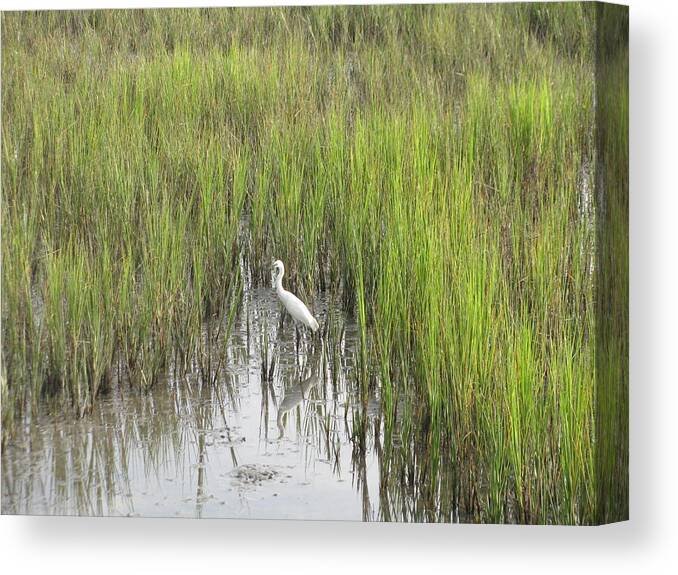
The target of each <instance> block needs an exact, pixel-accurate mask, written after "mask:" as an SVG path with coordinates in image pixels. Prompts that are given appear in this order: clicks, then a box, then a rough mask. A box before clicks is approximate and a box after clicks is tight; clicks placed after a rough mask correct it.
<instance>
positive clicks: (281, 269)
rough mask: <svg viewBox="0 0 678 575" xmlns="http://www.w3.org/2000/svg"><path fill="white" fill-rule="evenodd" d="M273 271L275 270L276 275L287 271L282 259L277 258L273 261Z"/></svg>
mask: <svg viewBox="0 0 678 575" xmlns="http://www.w3.org/2000/svg"><path fill="white" fill-rule="evenodd" d="M273 271H274V272H275V275H276V277H277V276H279V275H282V274H284V273H285V266H284V265H283V263H282V262H281V261H280V260H275V261H274V262H273Z"/></svg>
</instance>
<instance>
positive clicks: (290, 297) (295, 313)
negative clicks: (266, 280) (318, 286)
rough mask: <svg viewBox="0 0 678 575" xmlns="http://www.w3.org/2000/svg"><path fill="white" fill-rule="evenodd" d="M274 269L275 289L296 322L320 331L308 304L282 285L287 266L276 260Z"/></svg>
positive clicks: (314, 330) (313, 330)
mask: <svg viewBox="0 0 678 575" xmlns="http://www.w3.org/2000/svg"><path fill="white" fill-rule="evenodd" d="M273 269H274V270H275V271H276V274H277V275H276V278H275V291H276V292H277V294H278V298H279V299H280V301H281V302H282V304H283V305H284V306H285V309H286V310H287V311H288V313H289V314H290V315H291V316H292V317H293V318H294V321H295V322H297V323H301V324H303V325H305V326H306V327H307V328H309V329H310V330H311V331H312V332H313V333H315V332H316V331H318V327H319V326H318V322H317V321H316V319H315V318H314V317H313V315H311V312H310V311H308V308H307V307H306V304H304V302H303V301H301V300H300V299H299V298H298V297H297V296H295V295H294V294H293V293H290V292H288V291H287V290H286V289H285V288H284V287H282V279H283V276H284V275H285V266H284V265H283V263H282V262H281V261H280V260H276V261H274V262H273Z"/></svg>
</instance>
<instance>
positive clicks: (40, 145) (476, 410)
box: [2, 4, 627, 524]
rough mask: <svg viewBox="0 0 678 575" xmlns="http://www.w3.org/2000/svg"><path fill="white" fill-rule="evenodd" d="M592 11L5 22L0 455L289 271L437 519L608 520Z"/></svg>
mask: <svg viewBox="0 0 678 575" xmlns="http://www.w3.org/2000/svg"><path fill="white" fill-rule="evenodd" d="M596 21H597V20H596V13H595V10H594V9H593V8H592V7H590V6H588V5H585V4H549V5H545V4H544V5H542V4H530V5H506V6H494V5H487V6H470V5H469V6H465V5H458V6H400V7H389V6H386V7H318V8H306V7H303V8H302V7H299V8H288V9H251V10H232V9H224V10H162V11H116V12H111V11H97V12H78V13H76V12H52V13H21V14H20V13H15V14H9V13H6V14H3V20H2V27H3V30H2V31H3V34H2V38H3V51H2V77H3V102H2V115H3V128H2V130H3V133H2V150H3V155H2V187H3V201H2V217H3V232H4V233H3V238H2V257H3V369H4V377H5V381H4V383H3V389H2V393H3V398H2V399H3V413H2V415H3V427H4V435H3V439H5V438H7V437H11V435H12V434H13V433H15V432H16V430H17V425H16V424H17V423H18V422H19V421H20V420H22V418H24V417H26V416H27V415H28V414H30V413H33V412H35V410H36V409H38V408H39V405H40V403H41V400H42V399H43V398H45V397H52V398H58V399H61V400H63V399H65V400H66V401H67V402H68V403H69V404H70V405H71V406H72V407H73V410H74V412H75V413H76V414H83V413H85V412H86V411H88V410H89V409H91V407H92V405H93V403H94V402H95V401H96V398H97V396H98V395H99V394H100V393H101V392H102V390H104V389H105V388H106V386H107V385H110V384H111V381H112V379H113V378H112V371H113V370H114V369H115V368H117V371H118V372H120V373H122V374H123V376H124V377H123V380H124V381H126V382H130V383H131V384H132V385H137V386H139V387H141V388H149V387H151V386H152V385H154V384H155V383H156V382H157V381H158V380H159V379H160V376H161V374H162V373H163V371H164V370H166V369H168V368H169V366H170V364H171V363H172V362H173V359H172V358H173V357H175V358H180V363H182V364H183V365H187V364H188V363H189V362H190V361H191V360H192V358H193V357H194V356H195V354H196V353H198V354H199V356H200V357H204V353H199V352H198V351H197V350H200V349H202V348H201V347H200V346H201V345H202V344H201V343H200V342H202V341H203V340H202V336H201V333H202V331H201V330H202V329H203V325H204V323H205V321H206V320H208V319H209V318H210V317H213V316H224V315H227V314H228V313H231V312H232V310H233V309H235V308H236V306H237V304H238V294H239V293H241V290H242V281H243V279H242V275H241V268H240V266H241V262H244V263H245V265H246V266H247V267H248V268H249V271H250V272H251V277H252V278H253V281H254V282H255V283H259V284H261V283H264V284H265V283H266V282H267V281H268V279H269V268H270V262H271V260H272V259H273V258H280V259H283V260H284V261H285V263H286V269H287V270H289V271H288V275H287V276H286V279H287V278H288V277H289V279H288V280H287V281H288V283H289V285H290V287H291V288H292V289H294V291H295V292H297V293H299V294H300V295H301V296H302V297H303V298H304V299H306V300H309V301H311V300H312V297H313V294H314V293H315V292H316V291H317V290H319V289H326V290H330V291H332V292H335V293H337V294H338V295H339V296H340V301H341V302H342V305H343V306H344V307H345V309H346V310H347V311H348V312H350V313H353V314H355V317H356V318H357V320H358V322H359V325H360V342H361V343H360V346H361V347H360V362H359V363H360V366H359V367H360V369H359V370H358V375H357V377H358V385H359V387H360V390H361V397H362V398H363V403H364V404H365V405H366V401H367V397H368V396H369V395H370V394H371V393H375V392H376V391H378V393H379V396H380V397H381V401H382V407H383V410H384V421H385V436H386V441H387V443H388V442H391V440H392V439H393V438H394V437H395V436H396V435H397V436H398V437H399V440H398V441H397V444H398V445H400V446H401V447H400V448H399V449H400V451H399V454H398V453H394V454H393V458H396V459H397V458H398V457H411V458H413V459H412V461H411V462H409V463H408V465H414V466H417V469H418V470H417V472H416V473H417V474H421V477H422V480H425V482H426V489H428V490H429V491H428V494H429V495H428V496H430V498H431V501H434V500H436V501H437V499H436V497H438V496H436V495H435V493H437V492H438V491H436V490H440V489H442V488H441V482H448V481H452V483H453V484H449V485H448V484H446V486H445V489H444V490H443V491H444V493H443V495H444V498H446V499H445V504H444V505H443V507H441V508H444V509H453V510H454V513H455V514H456V516H457V517H459V516H461V517H464V518H470V519H472V520H478V521H497V522H502V521H523V522H536V523H549V522H566V523H575V524H576V523H593V522H596V521H598V520H601V518H603V517H604V518H605V519H613V518H621V517H622V516H623V515H624V513H623V511H622V509H623V505H622V506H620V507H615V506H614V505H612V503H611V502H610V501H609V499H608V493H607V491H606V489H605V488H604V487H601V484H600V483H597V482H596V477H597V474H596V472H597V470H598V472H599V471H600V469H601V467H599V466H600V465H603V466H605V465H613V464H612V463H611V462H612V461H613V460H614V461H617V460H618V458H619V457H620V456H619V453H620V449H621V446H620V444H619V443H618V442H617V441H616V440H613V441H612V442H610V443H608V444H606V445H607V447H606V449H605V452H604V454H602V452H600V451H597V448H598V446H599V445H600V438H597V437H596V430H595V418H596V399H597V397H596V393H597V387H596V386H597V380H596V373H597V369H600V367H599V366H598V365H597V363H596V362H597V358H598V356H597V355H596V333H597V329H599V328H598V326H597V324H596V299H595V298H596V289H599V286H598V284H597V282H598V278H599V270H598V268H597V267H596V266H593V265H592V258H593V254H594V253H596V233H595V226H593V225H592V218H593V217H594V213H593V210H591V209H589V208H588V203H587V202H589V201H590V200H587V197H586V194H585V193H584V191H585V190H587V189H588V190H593V188H594V184H595V182H594V181H593V173H594V172H593V167H594V166H595V165H596V161H597V160H596V146H595V142H594V123H595V110H594V93H595V83H594V76H595V74H594V72H595V53H596V46H595V33H596ZM620 74H622V76H623V71H621V72H620ZM622 76H620V77H619V78H620V81H621V80H622ZM616 137H617V138H623V137H624V135H623V134H617V135H616ZM620 175H621V174H620ZM591 193H592V192H591ZM622 215H623V214H622ZM617 221H618V222H619V223H620V224H622V225H623V224H624V223H625V220H624V219H623V218H621V219H619V218H618V219H617ZM622 272H623V270H622ZM229 310H230V311H229ZM624 312H625V310H624V309H623V306H622V307H619V313H620V314H621V315H624ZM615 329H621V330H622V331H623V330H624V329H627V328H625V327H624V326H619V325H617V326H616V328H615ZM619 353H620V354H623V350H620V351H619ZM608 357H611V361H612V363H614V365H615V366H617V365H621V364H620V363H619V362H620V361H622V360H621V359H619V358H620V357H622V356H621V355H620V356H614V357H612V356H608ZM615 357H616V358H617V359H615ZM610 369H615V368H614V367H612V366H611V367H610ZM620 369H624V368H623V366H622V367H621V368H620ZM598 391H599V390H598ZM614 397H615V398H616V399H615V401H619V402H621V405H626V403H625V402H626V396H625V395H624V394H623V393H622V394H619V395H618V396H614ZM356 421H358V422H360V421H361V420H360V418H357V419H356ZM622 423H623V422H621V420H620V424H622ZM615 425H617V424H615ZM363 432H364V430H363ZM615 437H616V436H615ZM394 449H396V448H395V447H394ZM422 454H423V455H422ZM597 455H598V456H599V457H598V459H597V458H596V456H597ZM601 458H602V460H605V461H606V462H603V461H602V460H601ZM447 466H454V468H455V473H454V474H453V479H449V477H450V476H449V473H443V471H444V470H445V468H446V467H447ZM597 466H598V467H597ZM624 466H625V463H624V461H622V462H621V463H620V464H619V465H617V464H614V465H613V468H614V469H616V470H618V471H619V472H621V473H623V469H622V468H624ZM383 470H384V472H385V473H388V465H386V466H384V469H383ZM392 481H394V479H393V478H389V477H384V478H383V482H384V485H385V489H386V492H388V489H389V488H388V485H389V484H390V482H392ZM395 489H396V492H398V489H399V488H395ZM622 491H623V488H622ZM398 497H400V496H399V495H397V493H396V499H398ZM603 500H605V501H606V503H605V505H606V509H607V511H605V513H604V514H603V515H601V513H600V505H601V504H603ZM441 505H442V503H441ZM610 506H611V507H610ZM391 517H392V518H400V519H412V518H416V517H418V516H417V515H416V514H408V513H405V512H403V513H394V514H392V515H391ZM432 517H437V518H440V516H435V515H434V516H432Z"/></svg>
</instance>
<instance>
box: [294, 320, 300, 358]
mask: <svg viewBox="0 0 678 575" xmlns="http://www.w3.org/2000/svg"><path fill="white" fill-rule="evenodd" d="M294 333H295V335H296V347H297V357H299V326H297V323H296V322H295V323H294Z"/></svg>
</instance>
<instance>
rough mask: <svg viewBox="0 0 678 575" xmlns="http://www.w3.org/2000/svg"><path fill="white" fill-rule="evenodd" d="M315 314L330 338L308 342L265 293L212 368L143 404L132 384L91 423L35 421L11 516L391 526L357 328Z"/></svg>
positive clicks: (218, 343) (219, 346) (220, 347)
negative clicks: (364, 398)
mask: <svg viewBox="0 0 678 575" xmlns="http://www.w3.org/2000/svg"><path fill="white" fill-rule="evenodd" d="M314 303H315V306H314V307H315V311H316V314H317V317H318V319H319V320H320V323H321V325H323V326H325V325H327V328H328V331H331V332H332V334H334V335H333V336H332V337H330V336H328V335H327V334H325V336H324V337H322V338H321V337H319V336H311V335H310V333H298V332H297V331H296V330H295V326H294V324H293V323H292V321H291V320H290V318H289V317H288V318H287V319H286V321H281V320H283V319H284V317H283V315H282V314H283V312H282V310H281V308H280V305H279V303H278V301H277V298H276V296H275V293H274V292H273V291H272V290H271V289H267V288H260V289H254V290H252V291H249V292H248V293H246V294H245V296H244V300H243V303H242V306H241V311H240V313H239V315H238V317H237V318H236V321H235V324H234V326H233V329H232V331H231V334H230V336H229V337H228V340H227V341H223V340H216V339H215V340H214V342H213V348H214V349H213V351H212V353H211V356H210V357H211V362H210V363H209V365H208V366H207V369H206V368H205V365H204V364H203V365H202V366H201V365H198V363H195V364H193V365H191V366H189V369H188V370H187V371H186V373H169V374H168V375H167V377H166V381H161V382H159V383H157V384H156V385H155V386H153V387H152V388H151V389H150V390H149V391H148V392H145V393H141V392H138V391H136V390H134V389H131V388H130V387H129V386H128V385H126V384H125V383H124V382H123V383H121V384H119V385H115V386H113V387H114V389H113V390H112V391H111V392H110V393H109V394H108V395H107V396H105V397H102V398H101V401H99V402H97V404H96V406H95V408H94V410H93V412H92V413H91V414H88V415H86V416H85V417H84V418H82V419H77V420H74V419H73V418H72V417H68V416H63V414H60V413H52V414H49V415H45V416H43V417H41V418H40V419H39V420H38V421H34V422H32V423H31V424H28V425H27V426H26V428H25V430H24V431H23V433H19V434H18V437H17V439H16V440H15V441H12V442H9V444H8V445H7V446H6V449H5V450H4V452H3V454H2V466H3V472H2V511H3V513H22V514H24V513H25V514H65V515H113V516H116V515H124V516H127V515H129V516H165V517H166V516H179V517H235V518H295V519H354V520H372V519H379V518H382V517H383V514H382V513H380V509H379V498H378V494H379V484H380V480H379V477H380V472H379V457H378V454H379V452H380V441H381V437H380V435H381V429H382V424H381V415H380V412H379V408H378V401H377V397H376V396H375V397H370V398H369V401H368V402H367V405H366V406H365V405H362V406H361V405H359V404H360V402H359V401H358V398H357V394H356V384H355V377H354V376H355V361H356V354H357V349H356V347H357V338H358V335H357V334H358V332H357V326H356V324H355V323H354V322H353V321H352V320H350V319H349V318H347V317H345V316H344V315H343V314H342V313H341V312H340V311H338V306H336V305H334V304H333V303H332V302H331V301H329V300H328V298H323V297H320V298H318V300H317V301H316V302H314ZM329 340H331V341H332V344H331V345H330V344H329V343H328V341H329ZM210 341H211V340H210ZM172 371H173V370H170V372H172ZM358 413H361V414H362V415H361V416H360V417H361V420H362V421H364V422H367V425H366V426H365V427H366V428H368V429H369V433H363V434H362V435H361V441H359V442H358V441H355V437H356V434H355V432H354V428H355V425H354V424H355V418H356V414H358ZM365 427H364V428H365Z"/></svg>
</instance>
